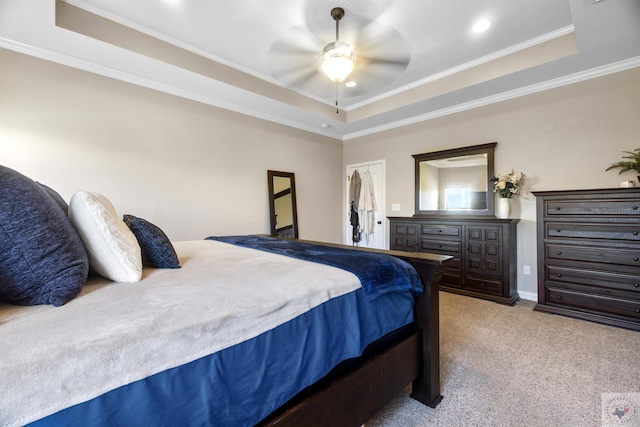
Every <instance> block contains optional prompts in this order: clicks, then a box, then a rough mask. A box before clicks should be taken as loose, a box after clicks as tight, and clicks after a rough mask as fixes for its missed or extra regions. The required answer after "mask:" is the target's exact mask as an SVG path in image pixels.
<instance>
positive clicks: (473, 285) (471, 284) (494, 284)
mask: <svg viewBox="0 0 640 427" xmlns="http://www.w3.org/2000/svg"><path fill="white" fill-rule="evenodd" d="M465 287H466V288H467V289H470V290H474V291H480V292H484V293H490V294H495V295H500V294H501V293H502V282H500V281H497V280H487V279H481V278H477V277H467V280H466V282H465Z"/></svg>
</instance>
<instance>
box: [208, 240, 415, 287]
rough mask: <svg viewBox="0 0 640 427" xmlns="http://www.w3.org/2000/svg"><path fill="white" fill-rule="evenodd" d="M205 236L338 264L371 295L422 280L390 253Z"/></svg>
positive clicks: (284, 241)
mask: <svg viewBox="0 0 640 427" xmlns="http://www.w3.org/2000/svg"><path fill="white" fill-rule="evenodd" d="M206 240H218V241H220V242H225V243H230V244H233V245H237V246H244V247H247V248H252V249H258V250H262V251H267V252H274V253H277V254H281V255H287V256H290V257H293V258H297V259H301V260H305V261H312V262H317V263H319V264H325V265H330V266H332V267H338V268H341V269H343V270H346V271H349V272H351V273H353V274H355V275H356V276H357V277H358V279H360V283H361V284H362V288H363V289H364V291H365V292H366V294H367V295H368V296H370V297H371V298H375V297H377V296H378V295H381V294H384V293H387V292H393V291H405V290H411V292H412V293H413V294H414V295H417V294H419V293H420V292H422V282H421V281H420V277H419V276H418V272H417V271H416V270H415V268H413V267H412V266H411V265H410V264H409V263H407V262H406V261H403V260H401V259H398V258H395V257H392V256H391V255H385V254H377V253H370V252H363V251H356V250H350V249H346V248H336V247H331V246H324V245H318V244H313V243H303V242H298V241H295V240H282V239H276V238H273V237H266V236H255V235H250V236H211V237H207V238H206Z"/></svg>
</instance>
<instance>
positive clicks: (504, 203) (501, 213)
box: [498, 197, 511, 219]
mask: <svg viewBox="0 0 640 427" xmlns="http://www.w3.org/2000/svg"><path fill="white" fill-rule="evenodd" d="M510 214H511V200H510V199H508V198H506V197H500V198H499V199H498V218H502V219H508V218H509V215H510Z"/></svg>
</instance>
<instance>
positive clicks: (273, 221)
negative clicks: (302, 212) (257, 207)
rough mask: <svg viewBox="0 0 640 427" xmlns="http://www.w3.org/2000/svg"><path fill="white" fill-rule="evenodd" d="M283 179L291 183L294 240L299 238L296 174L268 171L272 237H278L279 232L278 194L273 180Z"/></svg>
mask: <svg viewBox="0 0 640 427" xmlns="http://www.w3.org/2000/svg"><path fill="white" fill-rule="evenodd" d="M274 177H281V178H289V179H290V181H291V187H290V191H291V209H292V211H293V212H291V219H292V223H293V224H292V227H293V238H294V239H297V238H298V207H297V202H296V179H295V174H294V173H293V172H279V171H273V170H268V171H267V182H268V186H269V214H270V223H271V235H272V236H278V230H277V229H276V199H277V198H278V194H275V193H274V187H273V178H274Z"/></svg>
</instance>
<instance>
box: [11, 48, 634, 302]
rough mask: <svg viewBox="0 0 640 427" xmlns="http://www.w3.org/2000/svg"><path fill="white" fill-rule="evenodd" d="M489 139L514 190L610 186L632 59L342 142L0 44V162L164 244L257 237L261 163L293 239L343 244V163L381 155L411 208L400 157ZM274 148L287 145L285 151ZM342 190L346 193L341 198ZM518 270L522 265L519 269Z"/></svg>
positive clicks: (406, 164) (630, 113)
mask: <svg viewBox="0 0 640 427" xmlns="http://www.w3.org/2000/svg"><path fill="white" fill-rule="evenodd" d="M492 141H497V142H498V146H497V151H496V171H497V172H504V171H508V170H510V169H511V168H513V169H515V170H516V171H523V172H524V173H525V174H526V175H527V176H528V181H527V185H526V187H525V190H528V191H532V190H555V189H579V188H607V187H617V186H618V185H619V182H620V181H621V180H623V179H635V177H634V175H633V174H628V175H623V176H622V177H620V176H618V175H617V173H616V172H613V171H610V172H605V171H604V169H605V168H606V167H607V166H608V165H609V164H610V163H612V162H614V161H617V160H618V159H619V158H620V155H621V153H620V152H621V151H622V150H631V149H633V148H636V147H639V146H640V68H636V69H632V70H629V71H625V72H621V73H617V74H613V75H609V76H606V77H601V78H597V79H593V80H590V81H587V82H582V83H577V84H574V85H570V86H565V87H563V88H559V89H554V90H551V91H547V92H541V93H538V94H534V95H529V96H526V97H522V98H518V99H515V100H512V101H506V102H502V103H498V104H494V105H491V106H487V107H483V108H478V109H475V110H471V111H467V112H463V113H458V114H454V115H450V116H446V117H443V118H439V119H434V120H430V121H426V122H423V123H419V124H415V125H411V126H405V127H403V128H399V129H396V130H392V131H388V132H382V133H379V134H376V135H371V136H366V137H362V138H358V139H354V140H349V141H346V142H345V143H344V149H343V147H342V143H340V142H337V141H335V140H332V139H329V138H325V137H321V136H318V135H314V134H310V133H307V132H302V131H298V130H294V129H290V128H287V127H284V126H280V125H275V124H271V123H268V122H265V121H262V120H257V119H253V118H250V117H247V116H243V115H240V114H236V113H232V112H228V111H224V110H221V109H217V108H214V107H210V106H206V105H203V104H199V103H196V102H192V101H188V100H184V99H180V98H178V97H174V96H171V95H167V94H163V93H159V92H155V91H152V90H149V89H144V88H140V87H137V86H134V85H130V84H127V83H123V82H119V81H115V80H112V79H109V78H105V77H101V76H97V75H93V74H90V73H87V72H83V71H78V70H75V69H72V68H68V67H65V66H61V65H57V64H53V63H49V62H46V61H43V60H39V59H35V58H32V57H28V56H25V55H21V54H18V53H14V52H10V51H6V50H2V49H0V164H3V165H5V166H8V167H12V168H14V169H17V170H19V171H21V172H22V173H24V174H26V175H28V176H30V177H32V178H34V179H36V180H39V181H41V182H43V183H46V184H49V185H50V186H52V187H53V188H55V189H56V190H58V191H59V192H60V193H61V194H62V196H63V197H64V198H65V199H67V200H69V198H70V197H71V196H72V194H73V193H74V192H75V191H77V190H80V189H84V190H89V191H96V192H100V193H103V194H105V195H106V196H107V197H109V198H110V199H111V200H112V202H113V203H114V205H115V206H116V209H117V210H118V212H119V213H120V214H124V213H131V214H134V215H139V216H141V217H144V218H147V219H149V220H150V221H152V222H155V223H156V224H158V225H159V226H161V228H163V229H164V230H165V231H166V232H167V234H168V235H169V237H170V238H171V239H173V240H188V239H200V238H203V237H205V236H207V235H210V234H246V233H266V232H268V230H269V225H268V218H269V214H268V203H267V183H266V180H267V173H266V171H267V170H268V169H272V170H281V171H287V172H294V173H295V174H296V187H297V192H298V211H299V222H300V233H301V237H302V238H305V239H313V240H324V241H331V242H340V241H342V235H341V234H342V229H343V224H342V219H343V215H342V213H343V209H344V212H346V207H344V206H343V202H342V200H343V198H342V197H343V193H342V192H343V188H346V185H345V183H344V182H343V180H344V178H343V175H344V170H345V169H344V168H345V166H346V165H347V164H354V163H363V162H368V161H373V160H379V159H386V171H387V183H386V188H387V194H386V201H387V206H386V210H387V212H391V209H390V208H391V204H394V203H398V204H400V205H401V209H402V210H401V211H400V212H393V213H394V215H396V214H399V215H407V216H410V215H412V214H413V207H414V189H413V185H414V184H413V182H414V177H413V173H414V172H413V171H414V164H413V158H412V157H411V155H412V154H417V153H423V152H427V151H437V150H443V149H448V148H455V147H461V146H465V145H474V144H482V143H486V142H492ZM285 153H286V154H285ZM345 199H346V196H345ZM512 212H513V215H515V216H517V217H519V218H521V221H520V224H519V226H518V288H519V290H520V291H521V293H523V295H524V296H528V297H532V296H533V297H535V292H536V247H535V244H536V242H535V197H533V195H531V194H530V193H529V192H526V193H525V194H524V195H523V196H522V197H518V198H517V199H515V201H514V206H513V209H512ZM525 264H526V265H530V266H531V275H530V276H523V275H522V265H525Z"/></svg>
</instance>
